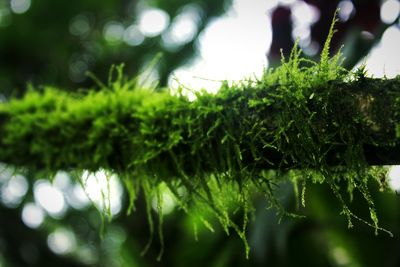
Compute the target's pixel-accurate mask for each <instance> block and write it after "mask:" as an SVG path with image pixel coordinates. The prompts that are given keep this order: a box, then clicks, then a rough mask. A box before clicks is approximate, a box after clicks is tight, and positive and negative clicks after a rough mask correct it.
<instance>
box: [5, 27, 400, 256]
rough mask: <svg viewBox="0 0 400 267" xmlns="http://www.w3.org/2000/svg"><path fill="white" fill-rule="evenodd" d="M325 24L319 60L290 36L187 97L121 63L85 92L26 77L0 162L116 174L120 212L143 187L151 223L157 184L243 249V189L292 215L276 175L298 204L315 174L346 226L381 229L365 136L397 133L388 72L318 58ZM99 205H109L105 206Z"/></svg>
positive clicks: (383, 142) (377, 140)
mask: <svg viewBox="0 0 400 267" xmlns="http://www.w3.org/2000/svg"><path fill="white" fill-rule="evenodd" d="M333 33H334V30H333V25H332V27H331V29H330V32H329V34H328V38H327V41H326V43H325V46H324V49H323V51H322V54H321V60H320V62H313V61H309V60H306V59H303V58H302V57H301V50H299V48H298V47H297V45H295V47H294V48H293V50H292V53H291V55H290V57H289V58H288V59H285V58H283V57H282V64H281V66H280V67H278V68H277V69H274V70H268V71H266V72H265V73H264V75H263V77H262V78H260V79H258V80H243V81H241V82H239V83H232V84H229V83H228V82H225V83H223V84H222V86H221V88H220V90H219V91H218V92H217V93H216V94H211V93H208V92H206V91H201V92H195V94H196V99H195V100H194V101H191V100H189V99H188V97H187V96H186V95H185V92H184V89H183V88H181V90H179V91H178V92H176V93H173V92H170V91H168V90H163V91H155V90H153V89H149V88H143V86H141V84H140V82H139V80H138V79H131V80H129V79H126V78H125V77H124V76H123V68H122V66H120V67H119V68H117V69H116V74H117V75H116V76H117V77H116V78H115V79H114V80H110V81H109V83H108V84H107V85H100V86H101V87H102V88H101V89H100V90H97V91H90V90H89V91H85V92H80V93H67V92H64V91H61V90H58V89H57V88H53V87H49V86H44V87H43V88H41V89H40V90H34V89H33V88H31V89H30V90H29V91H28V92H27V93H26V94H25V95H24V96H23V98H21V99H11V100H9V101H8V102H5V103H1V104H0V136H1V138H0V161H3V162H5V163H7V164H9V165H11V166H14V167H15V168H16V171H19V172H24V171H27V170H29V171H31V172H41V173H45V174H46V175H49V176H51V174H54V173H55V172H57V171H58V170H65V171H68V172H70V173H71V174H73V175H74V177H77V179H78V180H79V181H80V182H81V183H82V184H85V177H83V176H82V174H83V173H84V172H89V173H95V172H97V171H99V170H103V171H104V172H105V173H107V175H108V176H110V175H114V174H116V175H118V176H119V177H120V178H121V179H122V180H123V182H124V183H125V185H126V188H127V190H128V192H129V195H130V203H131V205H130V208H129V211H131V210H132V209H134V201H135V198H136V197H137V195H138V194H139V192H142V193H143V194H144V199H145V200H146V203H147V213H148V222H149V225H150V231H151V233H153V231H154V228H155V226H154V223H153V213H152V210H151V204H152V200H153V199H154V198H156V199H157V209H158V216H159V217H158V222H159V226H158V230H159V231H160V233H161V229H162V227H161V224H162V221H163V217H162V214H163V212H162V208H163V198H162V193H163V191H164V190H169V191H170V192H171V193H172V194H173V195H174V196H175V198H176V201H177V202H178V203H179V206H180V207H181V209H182V210H184V211H185V212H186V213H188V214H190V215H193V218H194V220H193V221H194V222H195V223H197V224H203V225H205V226H206V227H207V228H209V229H210V230H213V226H212V222H211V221H210V220H209V219H208V218H209V216H208V215H209V214H212V215H213V216H214V217H215V218H216V219H217V220H218V221H219V222H220V223H221V225H222V227H223V229H224V230H225V231H226V232H227V233H229V231H231V230H232V229H233V231H235V232H236V233H237V234H238V235H239V236H240V237H241V238H242V240H243V241H244V244H245V247H246V255H248V251H249V247H248V245H247V241H246V227H247V224H248V221H249V216H250V215H251V213H252V211H253V210H254V207H253V198H254V196H255V195H257V194H262V195H264V196H265V197H266V198H267V199H268V200H269V203H270V204H271V206H273V207H274V208H276V209H277V212H278V213H279V214H280V215H281V216H294V217H299V215H296V214H293V213H290V212H288V211H286V210H285V209H284V208H283V207H282V206H281V204H280V201H279V197H278V196H276V194H275V188H276V186H279V183H281V182H282V181H291V182H292V183H293V185H294V188H295V192H298V193H297V195H298V198H300V200H301V204H302V205H305V198H304V195H305V192H306V185H307V183H325V184H327V185H329V187H330V188H331V190H332V192H333V194H334V195H335V196H336V198H337V199H338V201H339V202H340V204H341V205H342V214H343V215H345V216H346V217H347V220H348V225H349V227H352V219H356V220H358V221H361V222H363V223H365V224H367V225H370V226H371V227H373V228H374V229H375V231H376V232H377V231H378V230H382V231H385V232H387V233H389V234H391V233H390V232H389V231H387V230H385V229H383V228H381V227H380V226H379V224H378V217H377V215H376V211H375V208H374V201H373V199H372V198H371V197H370V193H369V189H368V184H369V183H370V181H376V182H377V183H379V184H380V185H382V187H384V184H385V179H382V177H385V175H386V174H385V173H386V169H385V167H371V166H370V164H369V162H368V158H367V157H366V154H365V147H366V146H373V147H384V148H385V147H390V146H394V145H396V144H397V143H398V141H397V137H396V134H395V129H396V125H398V124H399V119H398V115H397V112H396V110H397V109H398V104H397V103H398V102H397V101H396V99H398V98H399V94H398V88H400V78H399V77H397V78H395V79H392V80H389V79H372V78H368V77H366V76H365V73H364V71H362V69H361V70H359V71H355V72H348V71H346V70H344V69H343V68H342V67H341V66H340V64H341V56H340V52H339V53H338V54H336V55H335V56H333V57H329V43H330V41H331V38H332V36H333ZM382 87H384V89H382ZM382 115H385V116H384V118H381V116H382ZM344 185H345V187H346V188H347V193H348V195H349V196H350V198H349V201H351V198H352V194H353V191H354V190H356V191H358V192H360V193H361V194H362V196H363V197H364V199H365V201H366V205H367V207H368V209H369V213H370V221H367V220H366V219H363V218H360V217H359V216H357V215H356V214H354V213H353V212H352V211H351V210H350V208H349V205H348V201H347V200H346V193H345V192H343V190H342V189H341V188H343V186H344ZM105 197H106V198H107V196H105ZM103 208H104V210H103V212H104V213H105V214H108V215H110V211H109V208H110V207H109V205H105V206H104V207H103ZM233 217H235V219H233ZM237 217H241V218H242V219H241V220H240V221H238V220H237ZM160 236H161V238H160V240H161V243H162V242H163V241H162V234H161V235H160ZM149 245H150V242H149ZM160 255H161V253H160Z"/></svg>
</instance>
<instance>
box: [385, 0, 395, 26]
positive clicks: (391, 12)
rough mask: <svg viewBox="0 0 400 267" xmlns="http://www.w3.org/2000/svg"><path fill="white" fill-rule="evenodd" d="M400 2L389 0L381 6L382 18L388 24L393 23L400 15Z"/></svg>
mask: <svg viewBox="0 0 400 267" xmlns="http://www.w3.org/2000/svg"><path fill="white" fill-rule="evenodd" d="M399 13H400V2H399V1H398V0H387V1H385V2H384V3H383V4H382V6H381V19H382V21H383V22H384V23H386V24H391V23H393V22H394V21H395V20H396V19H397V18H398V16H399Z"/></svg>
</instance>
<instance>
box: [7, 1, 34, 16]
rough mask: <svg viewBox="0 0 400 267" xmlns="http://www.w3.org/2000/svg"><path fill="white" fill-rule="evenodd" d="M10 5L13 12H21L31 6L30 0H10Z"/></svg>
mask: <svg viewBox="0 0 400 267" xmlns="http://www.w3.org/2000/svg"><path fill="white" fill-rule="evenodd" d="M10 7H11V10H12V12H14V13H15V14H23V13H25V12H26V11H28V9H29V8H30V7H31V0H11V2H10Z"/></svg>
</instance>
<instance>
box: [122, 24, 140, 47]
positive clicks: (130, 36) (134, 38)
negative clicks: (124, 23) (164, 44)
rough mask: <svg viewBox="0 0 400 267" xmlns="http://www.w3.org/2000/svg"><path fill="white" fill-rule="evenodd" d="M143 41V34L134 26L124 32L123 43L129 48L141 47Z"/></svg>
mask: <svg viewBox="0 0 400 267" xmlns="http://www.w3.org/2000/svg"><path fill="white" fill-rule="evenodd" d="M143 41H144V36H143V34H142V33H141V32H140V31H139V29H138V27H137V26H136V25H131V26H129V27H128V28H127V29H126V30H125V32H124V42H125V43H126V44H128V45H130V46H138V45H141V44H142V43H143Z"/></svg>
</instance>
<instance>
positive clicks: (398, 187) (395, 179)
mask: <svg viewBox="0 0 400 267" xmlns="http://www.w3.org/2000/svg"><path fill="white" fill-rule="evenodd" d="M388 178H389V181H388V182H389V186H390V188H392V189H393V190H395V191H400V165H395V166H392V167H390V169H389V172H388Z"/></svg>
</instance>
